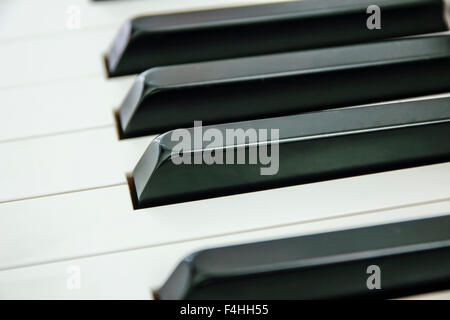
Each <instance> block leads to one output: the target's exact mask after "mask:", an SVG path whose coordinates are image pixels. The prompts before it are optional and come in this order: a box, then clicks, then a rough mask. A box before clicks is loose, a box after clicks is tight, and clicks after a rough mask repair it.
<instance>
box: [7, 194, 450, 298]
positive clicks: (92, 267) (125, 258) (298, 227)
mask: <svg viewBox="0 0 450 320" xmlns="http://www.w3.org/2000/svg"><path fill="white" fill-rule="evenodd" d="M448 208H449V205H448V203H447V204H446V203H434V204H424V205H418V206H409V207H405V208H398V209H393V210H389V211H384V212H371V213H366V214H361V215H357V216H348V217H341V218H336V219H328V220H320V221H315V222H306V223H299V224H293V225H289V226H285V227H278V228H277V227H275V228H269V229H263V230H257V231H253V232H245V233H237V234H232V235H227V236H219V237H212V238H207V239H202V240H193V241H186V242H182V243H173V244H170V245H163V246H157V247H148V248H137V249H135V250H129V251H125V252H116V253H110V254H105V255H99V256H92V257H85V258H78V259H68V260H64V261H59V262H53V263H48V264H41V265H34V266H29V267H26V268H14V269H10V270H5V271H0V299H2V298H10V299H151V298H152V294H151V293H152V290H154V289H157V288H159V287H160V286H161V285H162V284H163V282H164V281H165V280H166V279H167V277H168V276H169V275H170V273H171V272H172V271H173V269H174V268H175V266H176V265H177V263H178V262H179V261H180V260H181V259H182V258H183V257H185V256H186V255H188V254H190V253H192V252H194V251H196V250H200V249H204V248H210V247H217V246H224V245H230V244H237V243H243V242H253V241H261V240H268V239H276V238H279V237H290V236H298V235H305V234H313V233H318V232H327V231H335V230H342V229H348V228H355V227H363V226H369V225H378V224H381V223H394V222H399V221H406V220H412V219H418V218H423V217H432V216H435V215H438V214H444V213H446V212H448ZM105 228H107V226H105ZM73 268H76V272H78V271H79V276H80V278H79V279H80V288H79V289H70V288H71V287H70V286H69V287H68V281H71V279H70V276H71V275H73V273H71V272H73V270H74V269H73ZM439 297H440V298H442V294H441V295H440V296H439ZM411 298H414V297H411Z"/></svg>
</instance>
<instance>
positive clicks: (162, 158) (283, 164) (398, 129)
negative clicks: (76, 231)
mask: <svg viewBox="0 0 450 320" xmlns="http://www.w3.org/2000/svg"><path fill="white" fill-rule="evenodd" d="M449 137H450V98H441V99H432V100H421V101H414V102H404V103H395V104H382V105H369V106H361V107H353V108H344V109H336V110H329V111H321V112H314V113H307V114H300V115H293V116H285V117H279V118H269V119H261V120H253V121H245V122H237V123H230V124H224V125H217V126H211V127H197V128H194V129H192V128H191V129H178V130H175V131H171V132H168V133H165V134H163V135H160V136H159V137H157V138H156V139H155V140H154V141H152V143H151V144H150V146H149V148H148V149H147V150H146V152H145V153H144V155H143V156H142V158H141V159H140V161H139V162H138V164H137V166H136V168H135V169H134V171H133V174H132V179H130V180H131V181H130V186H131V189H132V195H133V197H134V199H133V200H134V201H133V202H134V206H135V208H143V207H151V206H157V205H163V204H169V203H175V202H182V201H189V200H196V199H204V198H209V197H217V196H223V195H230V194H236V193H243V192H249V191H255V190H262V189H268V188H275V187H281V186H289V185H295V184H301V183H307V182H311V181H318V180H326V179H332V178H337V177H345V176H353V175H359V174H364V173H369V172H378V171H385V170H392V169H396V168H404V167H410V166H416V165H422V164H429V163H436V162H442V161H448V160H450V143H449V140H448V138H449Z"/></svg>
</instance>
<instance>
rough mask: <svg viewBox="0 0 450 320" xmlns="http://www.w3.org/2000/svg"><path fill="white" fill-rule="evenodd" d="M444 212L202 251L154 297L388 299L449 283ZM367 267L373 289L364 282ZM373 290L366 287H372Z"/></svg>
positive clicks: (449, 244) (449, 226)
mask: <svg viewBox="0 0 450 320" xmlns="http://www.w3.org/2000/svg"><path fill="white" fill-rule="evenodd" d="M448 230H450V216H449V215H446V216H442V217H435V218H430V219H419V220H415V221H408V222H399V223H394V224H384V225H380V226H373V227H365V228H357V229H349V230H343V231H338V232H329V233H321V234H317V235H309V236H300V237H293V238H285V239H278V240H272V241H264V242H256V243H249V244H241V245H236V246H229V247H221V248H216V249H209V250H203V251H199V252H195V253H193V254H191V255H189V256H187V257H186V258H185V259H184V260H183V261H182V262H181V263H180V264H179V265H178V267H177V268H176V269H175V271H174V272H173V274H172V275H171V276H170V277H169V279H168V280H167V282H166V283H165V284H164V285H163V286H162V288H161V289H160V290H158V291H157V292H156V293H155V294H156V296H157V297H158V298H159V299H163V300H166V299H168V300H174V299H189V300H191V299H336V298H338V299H339V298H355V297H377V298H392V297H399V296H400V297H401V296H403V295H405V294H411V293H421V292H430V291H435V290H439V289H441V290H442V289H450V280H449V279H450V234H449V232H448ZM369 266H376V267H377V268H378V270H379V271H378V272H380V287H379V288H376V289H377V290H371V288H368V284H367V283H368V277H369V275H370V274H371V273H372V272H371V273H369V275H368V274H367V273H366V270H368V267H369ZM372 289H373V288H372Z"/></svg>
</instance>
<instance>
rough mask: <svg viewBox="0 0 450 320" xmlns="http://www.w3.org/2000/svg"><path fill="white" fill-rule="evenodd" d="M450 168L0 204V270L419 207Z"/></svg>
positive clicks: (444, 198) (448, 177)
mask: <svg viewBox="0 0 450 320" xmlns="http://www.w3.org/2000/svg"><path fill="white" fill-rule="evenodd" d="M449 190H450V163H445V164H438V165H433V166H424V167H418V168H412V169H404V170H398V171H391V172H385V173H379V174H370V175H365V176H360V177H352V178H346V179H337V180H330V181H324V182H318V183H312V184H305V185H299V186H294V187H287V188H279V189H273V190H266V191H259V192H251V193H245V194H239V195H233V196H227V197H219V198H214V199H208V200H201V201H191V202H184V203H179V204H174V205H166V206H160V207H153V208H147V209H141V210H133V208H132V204H131V198H130V193H129V189H128V185H126V184H124V185H118V186H114V187H106V188H99V189H93V190H87V191H82V192H76V193H68V194H60V195H56V196H49V197H42V198H36V199H29V200H24V201H14V202H7V203H3V204H1V205H0V248H8V249H7V250H6V252H3V254H2V255H0V269H5V268H16V267H20V266H26V265H32V264H37V263H48V262H51V261H55V260H61V259H71V258H74V257H83V256H90V255H98V254H104V253H108V252H115V251H123V250H130V249H133V248H140V247H145V246H155V245H162V244H168V243H174V242H183V241H187V240H192V239H197V238H205V237H211V236H217V235H220V234H232V233H236V232H244V231H251V230H255V229H256V230H257V229H263V228H269V227H273V226H282V225H289V224H295V223H300V222H305V221H314V220H323V219H329V218H332V217H339V216H348V215H359V214H364V213H367V212H372V211H379V212H380V214H379V216H380V222H381V221H382V216H383V211H384V210H388V209H391V208H398V207H404V206H410V205H414V204H415V205H417V204H426V203H435V202H436V203H437V202H439V203H441V202H442V203H443V205H444V206H445V207H446V209H447V211H449V210H450V202H449V196H448V191H449Z"/></svg>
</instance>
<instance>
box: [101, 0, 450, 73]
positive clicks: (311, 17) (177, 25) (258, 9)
mask: <svg viewBox="0 0 450 320" xmlns="http://www.w3.org/2000/svg"><path fill="white" fill-rule="evenodd" d="M443 2H444V0H378V1H376V4H377V5H378V6H379V7H380V9H381V29H374V30H370V29H368V28H367V25H366V22H367V19H368V18H369V16H370V15H369V14H367V12H366V11H367V8H368V7H369V6H370V5H373V1H372V0H333V1H330V0H314V1H292V2H286V3H276V4H266V5H258V6H247V7H237V8H226V9H216V10H206V11H195V12H185V13H176V14H165V15H155V16H144V17H139V18H135V19H133V20H131V21H129V22H127V23H126V24H124V25H123V26H122V28H121V29H120V31H119V32H118V34H117V36H116V38H115V39H114V42H113V44H112V46H111V48H110V49H109V51H108V53H107V55H106V67H107V69H108V73H109V75H110V76H120V75H126V74H133V73H139V72H142V71H144V70H146V69H149V68H151V67H155V66H163V65H172V64H180V63H188V62H196V61H204V60H217V59H226V58H233V57H240V56H248V55H258V54H267V53H274V52H283V51H285V52H286V51H292V50H299V49H305V48H316V47H324V46H332V45H337V44H346V43H356V42H361V41H368V40H373V39H380V38H387V37H393V36H404V35H412V34H421V33H427V32H439V31H444V30H447V26H446V23H445V19H444V14H443V12H444V3H443Z"/></svg>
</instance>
